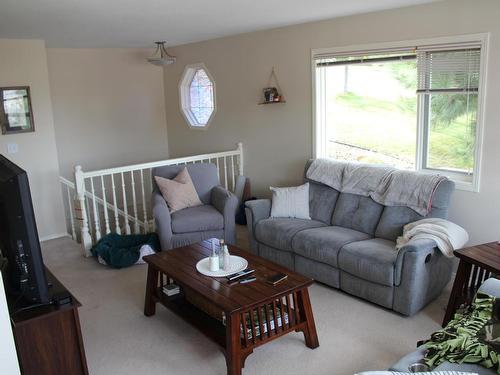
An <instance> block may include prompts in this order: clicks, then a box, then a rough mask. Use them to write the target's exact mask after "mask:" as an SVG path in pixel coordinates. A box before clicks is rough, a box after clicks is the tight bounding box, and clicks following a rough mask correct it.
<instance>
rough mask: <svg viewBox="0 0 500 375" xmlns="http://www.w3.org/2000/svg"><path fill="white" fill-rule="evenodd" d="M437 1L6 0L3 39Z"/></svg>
mask: <svg viewBox="0 0 500 375" xmlns="http://www.w3.org/2000/svg"><path fill="white" fill-rule="evenodd" d="M433 1H435V0H376V1H375V0H348V1H346V0H307V1H304V0H267V1H262V0H1V1H0V38H34V39H44V40H45V41H46V43H47V46H49V47H73V48H81V47H89V48H90V47H147V46H151V45H152V42H153V41H154V40H167V41H168V43H169V45H178V44H185V43H190V42H196V41H201V40H207V39H213V38H217V37H222V36H227V35H234V34H239V33H244V32H249V31H256V30H264V29H269V28H274V27H280V26H285V25H291V24H298V23H303V22H309V21H315V20H321V19H328V18H334V17H340V16H345V15H351V14H358V13H366V12H371V11H376V10H382V9H390V8H399V7H404V6H410V5H415V4H422V3H430V2H433Z"/></svg>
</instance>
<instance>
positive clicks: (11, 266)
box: [0, 155, 50, 305]
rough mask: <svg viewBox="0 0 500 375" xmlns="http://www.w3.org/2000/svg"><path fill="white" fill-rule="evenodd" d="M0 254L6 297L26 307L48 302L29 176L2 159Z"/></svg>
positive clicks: (2, 157)
mask: <svg viewBox="0 0 500 375" xmlns="http://www.w3.org/2000/svg"><path fill="white" fill-rule="evenodd" d="M0 254H1V255H2V257H3V258H6V260H7V262H6V266H5V267H4V269H3V270H2V276H3V278H4V284H5V288H6V291H7V293H9V294H13V295H15V296H17V298H18V300H19V301H21V300H22V301H23V305H30V304H33V305H34V304H45V303H48V302H49V299H50V298H49V290H48V289H49V288H48V285H47V279H46V276H45V267H44V264H43V259H42V253H41V250H40V240H39V238H38V231H37V227H36V222H35V215H34V212H33V203H32V201H31V192H30V187H29V182H28V175H27V174H26V172H25V171H24V170H23V169H21V168H20V167H18V166H17V165H16V164H14V163H13V162H11V161H10V160H8V159H7V158H5V157H4V156H3V155H0Z"/></svg>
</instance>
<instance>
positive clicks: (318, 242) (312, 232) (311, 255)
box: [292, 226, 370, 267]
mask: <svg viewBox="0 0 500 375" xmlns="http://www.w3.org/2000/svg"><path fill="white" fill-rule="evenodd" d="M368 238H370V235H368V234H366V233H363V232H358V231H356V230H353V229H349V228H344V227H335V226H334V227H324V228H313V229H306V230H303V231H301V232H299V233H297V234H296V235H295V237H294V238H293V241H292V248H293V251H294V252H295V253H296V254H299V255H301V256H303V257H304V258H308V259H313V260H316V261H318V262H321V263H326V264H329V265H331V266H334V267H338V262H337V258H338V252H339V250H340V249H341V248H342V246H344V245H346V244H348V243H351V242H355V241H362V240H366V239H368Z"/></svg>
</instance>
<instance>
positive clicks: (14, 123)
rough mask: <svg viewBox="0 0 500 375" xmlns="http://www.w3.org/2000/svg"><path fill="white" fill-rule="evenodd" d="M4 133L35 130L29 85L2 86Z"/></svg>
mask: <svg viewBox="0 0 500 375" xmlns="http://www.w3.org/2000/svg"><path fill="white" fill-rule="evenodd" d="M0 127H1V128H2V134H17V133H27V132H34V131H35V123H34V121H33V111H32V110H31V96H30V88H29V86H16V87H0Z"/></svg>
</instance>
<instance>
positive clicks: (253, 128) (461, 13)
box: [164, 0, 500, 243]
mask: <svg viewBox="0 0 500 375" xmlns="http://www.w3.org/2000/svg"><path fill="white" fill-rule="evenodd" d="M498 19H500V3H499V2H498V1H495V0H478V1H467V0H453V1H443V2H437V3H433V4H428V5H421V6H415V7H408V8H400V9H395V10H388V11H382V12H376V13H368V14H364V15H357V16H350V17H344V18H338V19H333V20H328V21H321V22H314V23H308V24H302V25H297V26H290V27H285V28H280V29H274V30H268V31H262V32H255V33H249V34H242V35H238V36H233V37H227V38H222V39H216V40H211V41H206V42H201V43H195V44H189V45H184V46H179V47H176V48H173V49H172V53H173V54H174V55H177V57H178V62H177V64H175V65H173V66H168V67H166V68H165V70H164V72H165V73H164V75H165V87H166V109H167V124H168V132H169V150H170V154H171V156H179V155H188V154H195V153H200V152H208V151H217V150H223V149H228V148H232V147H233V146H234V144H235V143H236V142H238V141H242V142H243V143H244V147H245V171H246V172H245V174H246V175H248V176H249V177H250V178H251V181H252V186H253V190H254V193H255V194H257V195H259V196H265V195H268V187H269V185H290V184H298V183H299V182H300V181H301V178H302V173H303V166H304V163H305V161H306V159H308V158H310V157H312V119H311V117H312V103H311V100H312V99H311V61H310V56H311V49H312V48H326V47H337V46H349V45H356V44H367V43H378V42H390V41H400V40H412V39H420V38H431V37H439V36H453V35H460V34H472V33H480V32H491V36H490V38H491V39H490V46H489V71H488V84H487V95H486V113H485V120H486V125H485V132H484V133H485V134H484V153H483V168H482V179H481V191H480V193H471V192H465V191H457V192H456V193H455V194H454V197H453V202H452V209H451V213H450V217H451V219H452V220H454V221H455V222H457V223H458V224H460V225H462V226H464V227H465V228H466V229H467V230H468V231H469V232H470V234H471V242H472V243H477V242H481V241H490V240H497V239H498V238H499V237H500V227H499V226H498V223H499V222H500V220H499V218H500V198H499V193H498V192H499V189H498V188H499V187H500V174H499V171H498V160H500V147H498V140H499V139H500V125H499V124H500V107H499V106H498V104H497V103H498V101H499V100H500V71H499V70H498V69H496V67H498V66H499V64H500V43H499V42H500V41H499V39H500V23H498ZM194 62H203V63H205V64H206V66H207V67H208V69H209V70H210V72H211V73H212V75H213V76H214V77H215V80H216V84H217V101H218V111H217V114H216V116H215V118H214V121H213V123H212V124H211V126H210V128H209V129H208V130H205V131H200V130H190V129H189V128H188V127H187V125H186V124H185V122H184V119H183V118H182V116H181V114H180V111H179V104H178V103H179V101H178V90H177V85H178V82H179V79H180V76H181V74H182V70H183V68H184V66H185V65H186V64H189V63H194ZM273 65H274V66H275V67H276V71H277V74H278V78H279V80H280V85H281V87H282V89H283V92H284V95H285V97H286V100H287V103H286V104H282V105H266V106H258V105H256V103H257V102H258V100H259V99H260V95H261V89H262V87H265V85H266V82H267V79H268V76H269V73H270V71H271V67H272V66H273Z"/></svg>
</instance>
